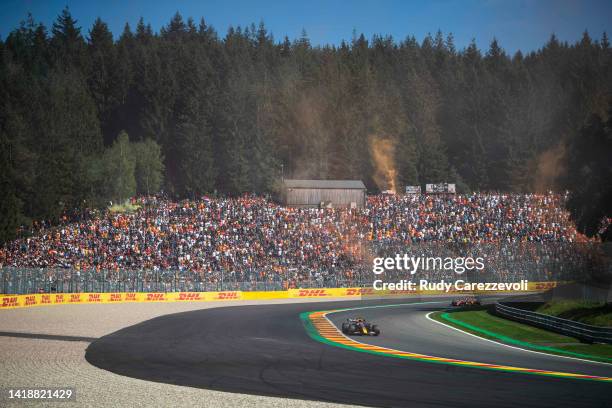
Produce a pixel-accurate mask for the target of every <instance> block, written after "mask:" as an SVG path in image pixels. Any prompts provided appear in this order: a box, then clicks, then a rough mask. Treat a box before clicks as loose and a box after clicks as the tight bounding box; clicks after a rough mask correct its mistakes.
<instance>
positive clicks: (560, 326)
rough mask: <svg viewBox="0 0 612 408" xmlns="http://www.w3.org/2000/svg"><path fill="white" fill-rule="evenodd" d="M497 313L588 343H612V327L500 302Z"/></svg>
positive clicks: (496, 309)
mask: <svg viewBox="0 0 612 408" xmlns="http://www.w3.org/2000/svg"><path fill="white" fill-rule="evenodd" d="M495 313H497V314H499V315H500V316H503V317H506V318H508V319H511V320H516V321H519V322H521V323H526V324H530V325H532V326H537V327H541V328H543V329H547V330H550V331H554V332H556V333H559V334H563V335H566V336H569V337H575V338H577V339H580V340H582V341H585V342H588V343H608V344H612V327H599V326H591V325H589V324H584V323H580V322H576V321H573V320H567V319H562V318H560V317H556V316H550V315H545V314H542V313H536V312H532V311H529V310H524V309H519V308H516V307H511V306H508V305H507V304H503V303H499V302H498V303H496V304H495Z"/></svg>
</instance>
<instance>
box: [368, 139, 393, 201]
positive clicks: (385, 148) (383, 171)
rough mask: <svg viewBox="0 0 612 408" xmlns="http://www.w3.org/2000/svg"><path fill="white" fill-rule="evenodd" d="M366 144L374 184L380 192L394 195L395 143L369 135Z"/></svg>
mask: <svg viewBox="0 0 612 408" xmlns="http://www.w3.org/2000/svg"><path fill="white" fill-rule="evenodd" d="M368 142H369V145H370V155H371V156H372V161H373V162H374V166H375V169H374V182H375V183H376V185H377V186H378V188H379V189H380V190H382V191H385V190H391V191H393V192H394V193H396V192H397V189H396V183H397V169H396V167H395V159H394V153H395V145H396V141H395V140H392V139H390V138H385V137H380V136H375V135H371V136H370V137H369V140H368Z"/></svg>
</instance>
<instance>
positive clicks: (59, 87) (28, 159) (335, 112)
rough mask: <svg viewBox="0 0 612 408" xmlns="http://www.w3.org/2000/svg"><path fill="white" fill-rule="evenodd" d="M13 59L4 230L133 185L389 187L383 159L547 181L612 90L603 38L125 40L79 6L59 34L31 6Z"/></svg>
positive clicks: (447, 172) (251, 33)
mask: <svg viewBox="0 0 612 408" xmlns="http://www.w3.org/2000/svg"><path fill="white" fill-rule="evenodd" d="M0 55H1V59H0V95H1V97H0V100H1V108H0V146H1V149H2V150H1V154H0V196H1V197H3V199H2V201H1V202H0V220H1V221H0V235H1V236H0V241H1V240H2V239H6V238H8V237H10V236H12V234H13V233H14V231H15V226H16V225H18V224H20V223H22V222H24V221H27V219H41V218H42V219H48V220H54V219H57V218H58V216H59V215H60V214H61V213H62V211H65V210H66V209H71V208H80V207H81V206H83V205H88V206H99V205H106V203H107V202H108V201H110V200H120V199H122V198H123V197H126V196H127V195H129V194H131V193H133V192H141V193H144V192H148V193H151V192H154V191H157V190H159V189H163V190H164V191H165V192H166V193H168V194H170V195H172V196H175V197H194V196H199V195H201V194H210V193H213V192H219V193H224V194H240V193H242V192H246V191H249V192H258V193H261V192H270V191H273V190H274V189H275V188H276V186H277V183H278V180H279V179H280V177H281V175H284V176H285V177H295V178H303V177H308V178H340V179H343V178H350V179H362V180H363V181H364V182H365V183H366V185H367V186H368V188H370V189H372V190H375V189H383V188H387V187H389V186H388V185H381V182H380V180H379V179H378V178H377V177H376V174H377V173H379V172H380V168H379V167H380V166H381V163H380V161H381V160H382V161H384V162H385V163H384V166H383V170H384V169H387V170H384V171H387V172H388V173H389V174H390V175H391V176H390V177H391V178H392V179H393V180H391V181H392V182H394V183H396V184H397V186H398V188H399V189H401V188H402V186H404V185H406V184H411V185H412V184H422V183H426V182H439V181H449V182H456V183H458V184H459V186H460V188H462V189H464V190H504V191H532V190H535V189H544V188H550V187H551V186H554V185H553V184H551V183H552V182H553V181H554V180H556V179H558V177H557V176H558V173H559V171H561V170H562V169H563V168H564V165H563V163H564V161H563V160H566V159H565V156H567V150H568V146H570V145H571V141H572V140H573V139H575V138H576V137H577V136H578V135H579V134H580V132H581V129H583V128H584V127H585V125H586V124H587V122H588V120H589V118H591V117H592V115H593V114H597V115H599V116H600V117H601V118H604V120H605V118H607V114H608V106H609V103H610V94H611V93H610V91H611V90H612V87H611V84H612V69H611V66H610V61H611V58H610V44H609V41H608V38H607V36H606V35H605V34H604V35H603V37H601V39H600V40H593V39H591V37H589V35H588V34H587V33H585V34H584V36H583V37H582V39H581V40H580V41H579V42H577V43H576V44H567V43H563V42H560V41H559V40H558V39H557V38H555V37H554V36H551V38H550V40H549V41H548V43H546V44H545V45H543V47H542V48H541V49H540V50H538V51H535V52H531V53H529V54H526V55H523V54H522V53H521V52H517V53H516V54H515V55H512V56H510V55H508V54H506V53H505V52H504V50H503V49H502V47H501V45H500V44H498V42H497V41H495V40H494V41H492V42H491V44H490V47H489V49H488V50H486V51H481V50H479V49H478V48H477V47H476V45H475V43H472V44H470V45H469V46H468V47H467V48H465V49H461V50H458V49H456V47H455V44H454V42H453V37H452V35H450V34H449V35H446V36H444V35H443V34H442V33H441V32H438V33H437V34H435V35H434V36H427V37H426V38H425V39H424V40H423V41H422V42H417V40H416V39H415V38H414V37H408V38H406V39H401V40H395V39H393V38H391V37H383V36H375V37H374V38H372V39H371V40H368V39H366V38H364V36H363V35H356V34H355V35H354V36H353V39H352V40H351V41H350V42H343V43H342V44H340V45H339V46H316V47H315V46H312V45H311V44H310V41H309V39H308V37H307V35H306V33H304V34H303V35H302V36H301V37H300V38H298V39H295V40H293V41H291V40H289V39H288V38H284V39H283V40H281V41H277V40H275V39H274V38H273V37H272V35H271V34H270V33H269V32H268V31H267V29H266V28H265V26H264V25H263V24H260V25H259V26H254V25H251V26H249V27H246V28H240V27H236V28H230V29H229V30H228V32H227V33H226V34H225V35H223V36H220V35H218V34H217V33H216V31H215V30H214V29H213V28H212V27H211V26H209V25H207V24H206V23H205V21H204V20H201V21H199V22H195V21H193V20H192V19H188V20H186V21H185V20H184V19H183V18H182V17H181V16H180V15H179V14H176V15H175V16H174V17H172V19H171V20H170V22H169V23H168V24H167V25H166V26H164V27H163V28H162V29H161V30H160V32H159V33H156V32H154V31H153V30H152V29H151V27H150V25H147V24H145V22H144V21H142V19H141V20H140V21H139V23H138V25H137V26H136V27H134V28H131V27H130V26H129V25H127V24H126V26H125V29H124V30H123V32H122V33H121V35H120V36H119V37H118V39H117V40H114V38H113V35H112V33H111V32H110V31H109V29H108V26H107V25H106V23H104V22H103V21H101V20H99V19H98V20H96V21H95V23H94V24H93V26H92V27H90V28H89V29H81V28H80V27H79V26H78V23H77V21H76V20H75V19H74V18H73V17H72V16H71V15H70V13H69V11H68V10H67V9H66V10H64V11H63V12H62V13H61V14H60V15H59V16H58V18H57V20H56V21H55V23H54V24H53V26H52V27H51V28H50V30H49V29H47V28H46V27H45V26H43V25H42V24H39V23H36V22H35V21H34V20H33V19H32V18H31V17H30V18H28V19H27V20H26V21H25V22H24V23H22V24H21V26H20V27H19V28H17V29H15V30H14V31H12V32H11V33H10V34H9V35H8V37H7V38H6V39H4V40H3V41H0ZM119 135H123V136H119ZM128 138H129V141H128ZM378 144H382V145H383V146H384V149H383V151H384V152H386V153H385V154H386V156H385V155H383V156H382V159H381V157H380V155H373V154H372V150H373V149H376V148H377V145H378ZM132 145H133V146H132ZM121 146H130V148H129V149H127V150H129V151H130V152H131V153H130V154H131V156H130V158H129V160H128V159H127V158H126V157H127V156H122V154H124V153H125V152H124V151H123V150H122V147H121ZM139 149H145V151H146V154H145V153H138V152H139V151H140V150H139ZM118 152H119V153H118ZM389 152H390V153H389ZM144 156H146V159H142V157H144ZM377 157H378V158H377ZM139 158H140V161H139ZM124 160H127V161H124ZM162 160H163V162H162ZM139 163H140V164H139ZM143 174H148V175H149V176H147V177H149V178H148V181H145V179H146V178H147V177H145V176H143ZM389 174H387V176H389ZM386 182H389V180H386ZM382 184H384V182H383V183H382ZM555 187H558V188H561V187H564V186H563V185H556V186H555Z"/></svg>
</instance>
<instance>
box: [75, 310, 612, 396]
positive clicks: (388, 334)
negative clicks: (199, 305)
mask: <svg viewBox="0 0 612 408" xmlns="http://www.w3.org/2000/svg"><path fill="white" fill-rule="evenodd" d="M416 302H418V300H417V301H414V303H415V304H413V305H410V306H405V307H402V308H397V309H396V308H388V309H387V310H386V312H388V311H389V310H392V309H396V313H401V312H402V310H401V309H403V313H402V316H406V315H409V316H413V317H414V319H415V320H414V321H413V323H414V324H419V325H425V324H426V323H425V322H423V321H421V320H420V319H417V317H416V316H418V315H424V313H425V312H426V311H427V310H432V309H436V308H438V309H439V308H441V307H443V306H442V305H443V304H447V302H446V300H445V301H443V303H440V304H439V305H434V304H421V305H418V304H416ZM390 303H397V300H396V301H395V302H381V301H369V302H366V301H350V302H333V303H325V304H321V303H306V304H303V303H302V304H284V305H262V306H257V307H252V306H244V307H240V306H234V307H226V308H225V307H224V308H215V309H207V310H198V311H193V312H186V313H179V314H174V315H167V316H162V317H158V318H155V319H152V320H149V321H146V322H143V323H140V324H137V325H135V326H131V327H128V328H125V329H122V330H119V331H117V332H115V333H112V334H110V335H107V336H104V337H102V338H100V339H98V340H96V341H94V342H93V343H92V344H91V345H90V346H89V347H88V349H87V353H86V359H87V361H89V362H90V363H91V364H93V365H95V366H97V367H100V368H103V369H107V370H110V371H112V372H115V373H118V374H122V375H126V376H130V377H135V378H140V379H145V380H150V381H157V382H165V383H171V384H177V385H185V386H191V387H198V388H207V389H214V390H221V391H230V392H239V393H248V394H257V395H269V396H281V397H289V398H298V399H306V400H319V401H333V402H341V403H351V404H361V405H370V406H453V407H455V406H470V407H491V406H496V407H505V406H508V407H513V406H534V407H535V406H538V407H547V406H550V407H558V406H574V407H579V406H585V407H586V406H601V407H604V406H606V405H607V404H608V403H609V395H610V391H611V390H612V385H610V384H606V383H596V382H589V381H577V380H567V379H558V378H547V377H538V376H530V375H525V374H513V373H505V372H492V371H483V370H478V369H473V368H464V367H456V366H446V365H438V364H431V363H426V362H420V361H410V360H400V359H395V358H389V357H380V356H375V355H370V354H364V353H357V352H354V351H350V350H344V349H339V348H335V347H330V346H328V345H325V344H322V343H318V342H316V341H314V340H312V339H311V338H310V337H309V336H308V335H307V333H306V331H305V330H304V327H303V325H302V322H301V321H300V318H299V315H300V313H302V312H307V311H316V310H322V309H325V310H331V309H338V308H347V307H361V306H369V305H380V304H390ZM406 303H407V302H406ZM366 310H367V311H366ZM384 311H385V309H364V310H363V311H360V312H359V313H360V314H362V315H363V316H365V317H366V318H373V319H376V320H377V321H378V322H379V323H380V324H381V328H382V329H383V331H384V336H381V337H380V338H378V339H374V338H368V341H370V340H371V339H374V341H384V342H386V343H385V346H391V345H392V344H396V343H394V342H401V343H402V344H401V346H402V347H401V348H402V349H405V350H406V349H407V350H409V351H414V352H416V351H417V350H414V349H413V348H415V347H424V348H426V349H427V354H431V355H437V354H436V352H437V351H438V352H443V351H444V350H447V349H446V347H450V349H448V350H451V352H460V353H465V352H470V353H474V352H477V351H478V350H479V349H482V350H484V351H486V353H485V354H483V356H485V357H486V358H491V359H492V360H491V361H493V360H494V359H495V358H497V357H496V356H497V353H500V358H507V359H509V360H508V361H509V362H511V363H512V364H511V365H522V366H525V365H526V364H525V363H529V361H530V358H535V356H538V355H537V354H534V353H527V352H522V351H519V350H513V352H512V353H511V352H509V351H508V350H512V349H507V348H506V350H505V352H506V353H507V354H504V352H502V351H501V350H500V351H496V350H493V349H492V347H493V346H494V345H493V343H489V344H490V345H491V346H485V345H483V344H484V343H488V342H480V341H478V340H477V339H471V340H466V341H464V342H463V343H462V344H467V345H468V346H469V345H470V344H472V346H469V347H468V346H466V347H468V348H467V351H466V349H465V348H464V349H461V350H454V347H453V345H456V344H457V343H456V342H455V341H453V340H451V339H452V338H453V337H454V336H459V335H461V333H459V332H455V331H454V330H451V329H448V328H445V327H444V326H439V327H436V326H438V325H436V324H435V323H433V322H429V321H428V323H429V325H428V326H426V327H424V326H420V327H421V329H423V330H422V331H421V330H410V331H408V332H406V331H405V330H404V328H403V326H404V324H403V323H398V322H397V321H398V319H400V320H401V319H403V318H404V317H402V318H400V317H399V316H397V315H396V316H395V318H393V317H390V316H388V315H386V314H385V313H384ZM349 313H353V314H354V312H349ZM372 313H374V314H372ZM377 313H382V314H377ZM330 317H331V316H330ZM343 318H345V316H343V315H342V314H341V313H339V314H337V315H335V316H333V318H332V320H334V321H336V320H337V319H338V320H342V319H343ZM410 324H412V323H410ZM417 332H421V333H423V335H422V336H421V338H419V337H414V333H417ZM402 333H403V334H402ZM427 333H429V335H428V334H427ZM406 335H408V336H409V337H408V338H406V337H405V336H406ZM402 336H404V337H402ZM428 336H429V337H428ZM438 337H443V338H445V340H444V343H436V342H433V341H432V338H434V339H435V338H438ZM465 337H469V336H465ZM428 339H429V341H428ZM462 340H465V339H462ZM439 341H440V342H441V341H443V340H439ZM476 341H478V343H473V342H476ZM436 344H437V345H436ZM476 344H477V349H476V351H475V350H474V346H475V345H476ZM396 345H399V344H396ZM413 346H414V347H413ZM407 347H411V348H410V349H408V348H407ZM431 347H444V348H443V349H442V350H432V349H431ZM498 347H499V348H502V346H498ZM396 348H400V347H396ZM487 348H489V349H490V350H488V351H487ZM519 354H520V355H521V356H520V357H518V355H519ZM523 354H524V355H523ZM460 358H464V359H465V358H466V356H465V355H462V356H460ZM517 358H518V359H519V360H516V359H517ZM540 360H542V361H543V359H538V363H540V362H542V361H540ZM557 360H561V359H557ZM477 361H481V360H477ZM555 361H556V360H555ZM495 362H496V363H500V361H495ZM576 363H578V362H577V361H572V360H567V361H564V362H563V363H557V362H553V361H552V360H551V361H550V362H547V363H546V364H564V367H563V368H564V369H567V367H568V365H567V364H569V365H570V366H571V367H573V369H574V370H573V371H576V370H577V369H578V368H577V365H576ZM589 364H590V363H589ZM595 367H597V368H595ZM539 368H541V367H539ZM583 368H584V367H583ZM588 369H589V370H591V369H595V370H602V371H601V372H597V373H596V372H592V373H591V372H590V373H591V374H595V375H607V376H610V375H611V374H612V370H611V369H610V367H609V366H605V365H596V364H592V367H591V366H589V367H588Z"/></svg>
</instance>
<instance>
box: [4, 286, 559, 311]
mask: <svg viewBox="0 0 612 408" xmlns="http://www.w3.org/2000/svg"><path fill="white" fill-rule="evenodd" d="M555 285H556V283H555V282H529V285H528V291H532V292H536V291H542V290H546V289H550V288H552V287H554V286H555ZM508 292H511V291H495V292H491V291H487V292H479V293H483V294H485V293H486V294H494V293H508ZM469 293H475V292H469ZM449 294H450V295H461V294H465V292H460V291H456V290H451V291H449V292H444V291H441V290H421V291H419V290H414V291H407V290H406V291H401V290H396V291H376V290H374V289H373V288H320V289H289V290H279V291H268V292H264V291H254V292H249V291H239V290H237V291H223V292H116V293H113V292H102V293H36V294H30V295H0V309H12V308H18V307H31V306H47V305H60V304H86V303H137V302H139V303H164V302H216V301H231V300H266V299H304V298H324V297H372V298H374V297H393V296H407V295H449Z"/></svg>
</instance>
